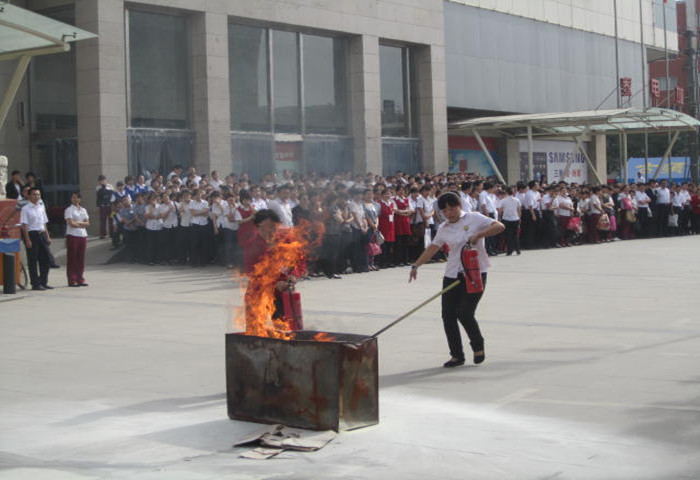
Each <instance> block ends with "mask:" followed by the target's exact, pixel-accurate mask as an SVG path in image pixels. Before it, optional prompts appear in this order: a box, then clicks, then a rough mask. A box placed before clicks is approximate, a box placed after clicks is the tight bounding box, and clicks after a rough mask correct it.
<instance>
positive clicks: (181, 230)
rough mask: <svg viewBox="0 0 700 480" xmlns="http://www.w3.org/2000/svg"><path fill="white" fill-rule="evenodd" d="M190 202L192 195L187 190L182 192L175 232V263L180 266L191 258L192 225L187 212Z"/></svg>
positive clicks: (190, 215) (190, 217)
mask: <svg viewBox="0 0 700 480" xmlns="http://www.w3.org/2000/svg"><path fill="white" fill-rule="evenodd" d="M191 201H192V193H191V192H190V191H189V190H182V191H181V192H180V196H179V197H178V202H177V211H178V213H179V214H180V226H179V227H178V229H177V230H178V231H177V238H178V240H177V255H176V256H177V261H178V263H181V264H183V265H184V264H186V263H187V261H188V260H189V259H190V258H191V256H190V251H191V250H190V244H191V242H192V239H191V235H190V233H191V229H190V226H191V224H192V213H191V212H190V210H189V205H190V202H191Z"/></svg>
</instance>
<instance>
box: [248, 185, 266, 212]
mask: <svg viewBox="0 0 700 480" xmlns="http://www.w3.org/2000/svg"><path fill="white" fill-rule="evenodd" d="M250 195H251V196H252V201H251V202H250V204H251V205H253V206H254V207H255V210H257V211H258V212H259V211H260V210H265V209H266V208H268V206H267V200H265V198H263V196H262V191H261V189H260V187H258V186H257V185H256V186H254V187H253V188H252V189H251V190H250Z"/></svg>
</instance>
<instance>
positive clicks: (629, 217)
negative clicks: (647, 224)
mask: <svg viewBox="0 0 700 480" xmlns="http://www.w3.org/2000/svg"><path fill="white" fill-rule="evenodd" d="M625 220H626V221H627V223H634V222H636V221H637V216H636V215H635V214H634V210H625Z"/></svg>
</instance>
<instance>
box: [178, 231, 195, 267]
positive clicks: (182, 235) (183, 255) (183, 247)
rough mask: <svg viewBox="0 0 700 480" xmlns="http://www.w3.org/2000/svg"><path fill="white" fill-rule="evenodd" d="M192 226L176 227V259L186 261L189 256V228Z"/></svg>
mask: <svg viewBox="0 0 700 480" xmlns="http://www.w3.org/2000/svg"><path fill="white" fill-rule="evenodd" d="M191 229H192V227H182V226H181V227H177V259H178V260H179V261H180V262H181V263H187V259H188V258H190V230H191Z"/></svg>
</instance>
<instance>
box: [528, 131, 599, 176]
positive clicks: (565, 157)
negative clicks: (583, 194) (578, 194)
mask: <svg viewBox="0 0 700 480" xmlns="http://www.w3.org/2000/svg"><path fill="white" fill-rule="evenodd" d="M532 143H533V167H534V173H535V179H536V180H538V181H539V180H540V179H541V175H543V174H544V175H545V176H546V178H547V183H552V182H560V181H562V180H563V181H565V182H567V183H579V184H581V183H586V182H588V164H587V163H586V157H584V156H583V154H582V153H580V152H576V153H574V148H575V146H576V143H575V142H556V141H546V140H536V141H534V142H532ZM583 148H586V144H585V143H584V145H583ZM569 160H571V165H569V171H568V175H567V174H566V172H565V169H566V164H567V163H568V162H569ZM543 162H544V163H545V165H546V170H545V168H544V166H543V165H542V164H543ZM520 172H521V178H522V179H527V141H526V140H521V141H520ZM523 173H524V174H523Z"/></svg>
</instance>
